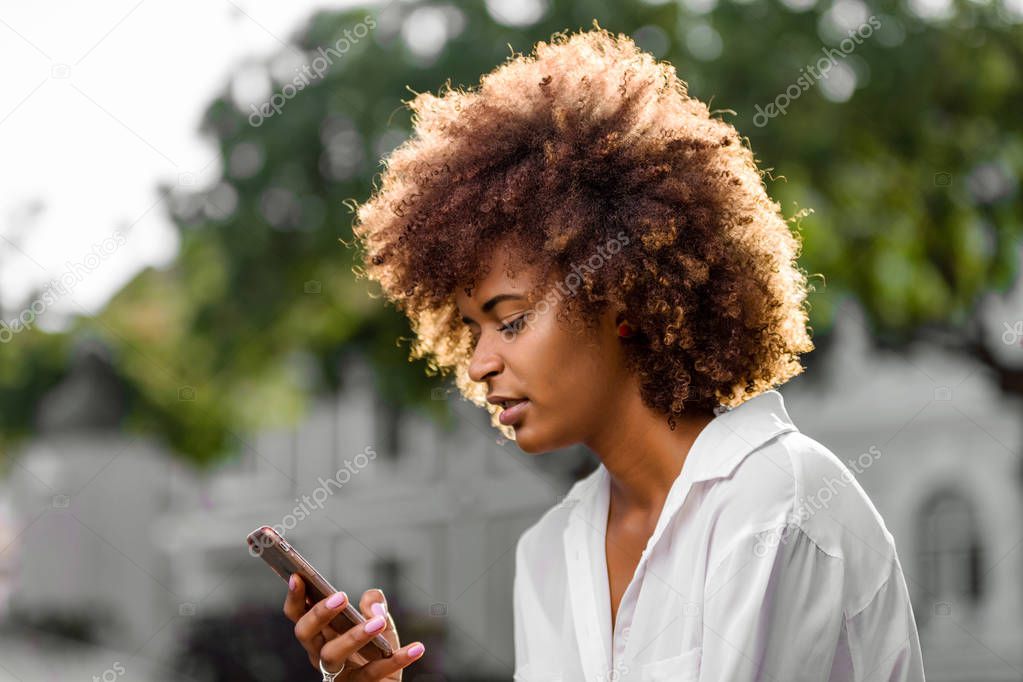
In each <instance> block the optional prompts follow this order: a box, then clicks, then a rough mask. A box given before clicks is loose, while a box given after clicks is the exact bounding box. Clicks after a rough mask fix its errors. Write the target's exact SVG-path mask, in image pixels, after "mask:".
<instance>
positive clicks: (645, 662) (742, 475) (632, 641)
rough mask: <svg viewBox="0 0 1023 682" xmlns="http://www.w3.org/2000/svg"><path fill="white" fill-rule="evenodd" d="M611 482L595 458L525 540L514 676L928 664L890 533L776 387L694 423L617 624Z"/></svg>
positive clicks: (876, 676)
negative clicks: (797, 421) (609, 544)
mask: <svg viewBox="0 0 1023 682" xmlns="http://www.w3.org/2000/svg"><path fill="white" fill-rule="evenodd" d="M872 456H875V455H872ZM609 482H610V478H609V474H608V472H607V469H605V468H604V466H603V464H601V465H600V466H599V467H598V468H597V470H596V471H594V472H593V473H592V474H590V475H589V476H588V477H586V478H585V479H583V480H581V481H578V482H577V483H576V484H575V485H574V486H573V487H572V489H571V490H570V491H569V493H568V495H566V496H565V499H564V500H563V501H562V502H561V503H559V504H558V505H556V506H555V507H553V508H551V509H550V510H548V511H547V512H546V513H545V514H544V516H543V517H542V518H541V519H540V520H539V521H538V522H537V523H536V524H534V525H533V526H532V527H531V528H529V530H527V531H526V532H525V533H524V534H523V535H522V537H521V538H520V540H519V542H518V545H517V547H516V552H515V566H516V571H515V583H514V585H515V586H514V608H515V614H514V615H515V679H516V680H520V681H525V682H540V681H541V680H545V681H549V680H565V681H568V680H573V681H574V680H579V681H586V682H626V681H632V680H636V681H639V680H672V681H676V682H684V681H686V680H705V681H711V682H725V681H729V682H744V681H747V680H777V681H778V682H796V681H801V680H808V681H813V682H822V681H824V680H830V681H832V682H837V681H842V682H845V681H850V682H851V681H856V682H859V681H860V680H885V681H892V680H899V681H903V682H905V681H914V682H915V681H917V680H923V679H924V670H923V660H922V657H921V652H920V640H919V636H918V635H917V629H916V624H915V621H914V619H913V611H912V606H911V605H910V601H909V593H908V590H907V588H906V581H905V578H904V577H903V574H902V566H901V564H900V563H899V559H898V556H897V554H896V551H895V542H894V539H893V537H892V535H891V533H889V532H888V529H887V528H886V527H885V525H884V521H883V520H882V519H881V516H880V515H879V514H878V512H877V510H876V509H875V508H874V505H873V504H872V503H871V501H870V499H869V498H868V497H867V495H866V493H865V492H864V491H863V488H861V487H860V485H859V483H858V482H857V481H856V479H855V478H854V476H853V474H852V472H851V471H850V470H849V469H848V468H847V467H846V466H845V464H843V463H842V462H841V461H840V460H839V459H838V458H837V457H836V456H835V455H834V454H833V453H832V452H831V451H829V450H828V449H827V448H825V447H824V446H823V445H821V444H820V443H818V442H817V441H815V440H813V439H812V438H810V437H808V436H805V435H803V434H802V433H800V432H799V431H798V430H797V429H796V427H795V425H794V424H793V423H792V421H791V420H790V419H789V416H788V413H787V412H786V411H785V405H784V401H783V400H782V396H781V394H780V393H778V392H777V391H767V392H765V393H762V394H760V395H758V396H756V397H754V398H752V399H749V400H747V401H746V402H744V403H742V404H741V405H739V406H738V407H736V408H734V409H732V410H728V411H724V412H721V413H719V414H718V415H717V416H716V417H715V418H714V419H713V420H712V421H711V422H710V423H709V424H708V425H707V426H706V427H705V428H704V429H703V430H702V431H701V432H700V434H699V436H698V437H697V438H696V441H695V442H694V444H693V446H692V448H691V449H690V452H689V454H688V456H687V457H686V460H685V464H684V465H683V467H682V471H681V473H680V474H679V476H678V478H677V479H676V480H675V481H674V483H673V484H672V487H671V490H670V491H669V493H668V497H667V499H666V500H665V502H664V508H663V509H662V510H661V514H660V517H659V518H658V520H657V526H656V528H655V529H654V532H653V535H652V536H651V537H650V539H649V541H648V542H647V545H646V549H644V550H643V554H642V557H641V558H640V560H639V564H638V565H637V566H636V572H635V573H634V575H633V577H632V580H631V582H630V583H629V585H628V588H627V589H626V590H625V594H624V595H623V596H622V599H621V603H620V604H619V609H618V614H617V622H616V623H615V624H614V628H613V635H612V623H611V605H610V600H611V597H610V591H609V588H608V577H607V560H606V556H605V552H604V542H605V533H606V531H607V515H608V500H609V490H610V488H609Z"/></svg>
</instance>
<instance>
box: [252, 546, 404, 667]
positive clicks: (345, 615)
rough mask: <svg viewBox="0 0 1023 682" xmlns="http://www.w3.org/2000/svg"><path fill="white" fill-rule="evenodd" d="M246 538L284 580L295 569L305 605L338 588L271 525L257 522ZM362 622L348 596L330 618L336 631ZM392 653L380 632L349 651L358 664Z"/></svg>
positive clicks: (364, 663)
mask: <svg viewBox="0 0 1023 682" xmlns="http://www.w3.org/2000/svg"><path fill="white" fill-rule="evenodd" d="M246 540H247V542H248V545H249V553H250V554H253V555H254V556H260V557H262V558H263V561H265V562H266V563H267V564H268V565H269V566H270V568H272V569H273V570H274V573H276V574H277V575H279V576H281V578H283V579H284V582H288V580H289V579H290V578H291V574H292V573H297V574H298V575H299V577H301V578H302V580H304V581H305V594H306V608H307V609H308V608H310V607H311V606H313V605H314V604H316V603H317V602H318V601H320V600H322V599H325V598H326V597H329V596H330V595H332V594H334V593H335V592H337V590H336V589H334V586H333V585H331V584H330V583H329V582H327V579H326V578H324V577H323V576H322V575H320V572H319V571H317V570H316V569H315V568H313V566H312V564H310V563H309V562H308V561H306V560H305V557H303V556H302V555H301V554H299V553H298V550H296V549H295V548H294V547H293V546H291V544H290V543H288V542H287V541H286V540H285V539H284V538H283V537H281V535H280V533H278V532H277V531H275V530H274V529H273V528H271V527H270V526H260V527H259V528H257V529H256V530H254V531H252V532H251V533H249V536H248V538H246ZM349 597H351V595H349ZM365 622H366V619H365V618H364V617H363V615H362V614H361V613H359V610H358V609H356V608H355V607H354V606H352V602H351V599H350V598H349V600H348V603H347V604H345V608H344V610H343V611H342V612H341V613H339V614H338V615H337V616H336V617H335V618H334V620H332V621H330V626H331V627H332V628H334V630H336V631H337V632H345V631H346V630H348V629H350V628H352V627H354V626H356V625H362V624H363V623H365ZM393 655H394V650H393V649H392V648H391V643H390V642H388V641H387V640H386V639H385V638H384V636H383V635H382V634H380V635H377V636H376V637H374V638H373V639H371V640H370V641H369V642H367V643H366V645H365V646H363V647H362V648H361V649H359V650H358V651H357V652H355V653H354V654H352V655H351V657H350V659H351V660H352V661H354V662H355V663H357V664H359V665H366V664H367V663H369V662H370V661H376V660H378V659H381V658H390V657H391V656H393Z"/></svg>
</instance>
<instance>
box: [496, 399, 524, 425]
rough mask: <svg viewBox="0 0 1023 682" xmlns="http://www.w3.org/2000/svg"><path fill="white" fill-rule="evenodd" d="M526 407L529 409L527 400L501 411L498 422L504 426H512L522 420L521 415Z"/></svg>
mask: <svg viewBox="0 0 1023 682" xmlns="http://www.w3.org/2000/svg"><path fill="white" fill-rule="evenodd" d="M527 407H529V399H528V398H527V399H525V400H522V401H520V402H517V403H515V404H514V405H512V406H510V407H507V408H505V409H504V410H502V411H501V414H500V415H499V416H498V420H499V421H500V422H501V423H502V424H504V425H505V426H513V425H515V424H516V423H517V422H518V421H519V420H521V419H522V413H523V412H524V411H525V409H526V408H527Z"/></svg>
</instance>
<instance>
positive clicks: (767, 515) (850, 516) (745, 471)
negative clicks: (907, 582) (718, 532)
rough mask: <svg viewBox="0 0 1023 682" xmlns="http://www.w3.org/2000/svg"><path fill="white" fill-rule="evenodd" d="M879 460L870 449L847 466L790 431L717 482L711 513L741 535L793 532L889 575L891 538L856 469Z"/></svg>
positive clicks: (856, 566) (710, 496) (860, 568)
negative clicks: (774, 530) (781, 529)
mask: <svg viewBox="0 0 1023 682" xmlns="http://www.w3.org/2000/svg"><path fill="white" fill-rule="evenodd" d="M880 456H881V453H880V451H879V450H877V448H872V449H871V450H870V451H869V452H868V453H866V454H865V455H861V456H860V457H858V458H856V459H854V460H851V461H850V462H848V463H846V462H843V461H842V460H841V459H839V457H838V456H837V455H835V453H834V452H832V451H831V450H830V449H829V448H827V447H826V446H825V445H823V444H821V443H820V442H818V441H817V440H815V439H813V438H811V437H810V436H807V435H806V434H804V433H802V432H800V431H789V432H787V433H783V434H781V435H780V436H778V437H777V438H775V439H773V440H771V441H769V442H768V443H765V444H764V445H762V446H761V447H759V448H757V449H755V450H753V451H752V452H751V453H750V454H749V455H748V456H747V457H745V458H744V459H743V461H742V462H741V463H740V464H739V466H738V467H737V468H736V469H735V470H734V472H733V473H732V475H731V476H730V477H729V478H727V479H723V480H719V481H716V482H713V485H712V487H711V489H710V490H708V492H707V494H706V501H707V502H708V503H709V504H711V505H717V506H719V507H720V510H719V511H718V512H717V513H714V512H713V510H712V514H711V515H712V516H714V517H715V518H719V519H721V520H722V521H724V522H731V523H732V524H733V526H734V532H736V533H741V532H743V530H745V531H747V532H759V531H763V530H769V529H771V528H777V527H781V526H784V527H791V528H795V529H798V530H800V531H801V532H802V533H804V534H805V535H806V536H807V537H809V539H810V540H812V541H813V543H814V544H815V545H816V546H817V548H818V549H820V550H821V551H822V552H824V553H825V554H828V555H830V556H832V557H835V558H838V559H841V560H843V561H844V562H846V563H847V564H848V566H847V569H852V570H856V571H857V572H858V573H868V574H877V573H879V572H883V573H885V574H887V570H888V569H889V568H890V564H891V562H892V560H893V557H894V555H895V542H894V538H893V537H892V535H891V533H890V532H889V531H888V528H887V527H886V526H885V523H884V520H883V518H882V517H881V514H880V513H879V512H878V510H877V508H876V507H875V506H874V503H873V501H872V500H871V499H870V497H869V496H868V495H867V493H866V491H865V490H864V489H863V487H862V486H861V485H860V483H859V481H858V480H857V479H856V474H855V473H854V472H853V468H855V469H856V470H857V471H860V472H862V471H863V470H864V469H865V468H867V467H869V466H872V465H874V464H875V463H876V462H877V460H878V459H879V458H880ZM850 467H853V468H850Z"/></svg>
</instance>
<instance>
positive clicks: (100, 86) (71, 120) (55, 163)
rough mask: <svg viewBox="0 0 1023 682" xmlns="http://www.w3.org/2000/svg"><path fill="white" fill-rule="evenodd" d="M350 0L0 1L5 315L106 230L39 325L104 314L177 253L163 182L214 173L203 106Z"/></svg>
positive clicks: (203, 179) (0, 301)
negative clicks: (244, 68) (138, 278)
mask: <svg viewBox="0 0 1023 682" xmlns="http://www.w3.org/2000/svg"><path fill="white" fill-rule="evenodd" d="M351 4H353V3H352V2H351V1H350V0H349V1H340V2H338V1H335V2H326V1H322V0H321V1H316V0H291V1H289V2H256V1H254V0H184V1H180V2H169V1H168V0H141V1H140V0H106V1H105V2H101V3H82V2H67V1H65V2H45V3H44V2H38V3H34V2H33V3H28V2H25V3H0V63H2V64H3V65H4V67H3V82H2V87H0V154H2V162H0V187H2V188H3V190H2V192H0V309H2V311H3V318H4V319H7V320H12V319H13V318H15V317H17V316H18V314H19V312H20V311H21V310H22V309H23V308H24V307H25V306H26V304H28V303H29V301H28V296H29V294H30V292H31V291H32V289H33V287H41V286H45V284H46V283H47V282H50V281H51V280H54V279H60V278H61V276H62V275H64V274H65V273H66V272H68V271H69V269H70V267H69V265H68V262H69V261H72V262H75V263H82V264H83V265H84V264H85V261H84V259H85V257H86V255H87V254H90V253H93V245H94V244H96V245H99V244H100V243H101V242H103V240H104V239H107V240H108V241H107V245H108V247H114V248H113V250H112V251H111V252H108V253H109V255H106V256H105V257H104V258H103V259H102V260H101V261H97V260H96V259H95V258H93V257H91V260H90V262H91V263H92V264H93V265H94V266H95V267H94V269H92V268H89V269H86V270H82V269H79V272H80V273H84V279H83V281H81V282H78V283H76V284H75V285H74V288H73V289H72V292H71V294H70V295H69V296H66V297H62V298H60V299H59V300H58V301H57V302H56V303H55V304H54V305H53V306H52V308H51V309H48V310H47V312H46V313H44V314H42V315H41V316H40V318H39V321H38V323H39V324H40V325H41V326H42V327H44V328H54V327H55V326H57V324H58V323H59V321H60V320H61V319H62V318H65V317H66V316H67V315H68V314H75V313H77V314H92V313H94V312H96V311H97V310H98V309H99V308H101V307H102V305H103V303H104V302H105V301H106V300H107V299H108V298H109V297H110V296H111V295H112V294H113V293H114V292H115V291H116V290H118V289H119V288H120V287H122V286H123V285H124V284H125V283H126V282H127V281H128V280H130V279H131V277H132V276H133V275H134V274H135V273H136V272H138V270H140V269H141V268H143V267H146V266H147V265H154V264H155V265H163V264H166V263H168V262H169V261H170V260H172V259H173V257H174V255H175V253H176V250H177V241H176V235H175V233H174V231H173V229H172V227H171V224H170V221H169V220H168V219H167V217H166V206H165V205H164V204H163V203H159V204H157V202H158V199H159V197H158V195H157V192H156V186H157V184H158V183H159V182H161V181H164V182H169V183H176V182H178V180H179V178H180V177H181V176H182V174H192V175H191V177H193V178H194V181H195V184H196V185H199V186H203V185H206V184H209V183H211V182H212V181H214V180H215V179H216V178H218V177H219V175H220V172H221V168H220V163H219V161H213V159H214V158H215V150H214V148H213V147H212V146H211V145H210V144H209V143H208V142H207V141H206V140H203V139H201V138H200V137H199V134H198V125H199V119H200V116H201V114H202V111H203V109H204V108H205V105H206V104H207V103H209V102H210V101H211V99H212V98H213V97H214V95H216V94H217V93H218V92H220V91H221V90H222V89H223V88H224V87H225V86H226V84H227V82H228V78H229V76H230V74H232V73H233V72H234V71H235V70H236V69H237V68H238V67H239V66H240V65H242V64H244V63H245V62H246V61H248V60H251V59H262V58H264V57H266V56H268V55H270V54H273V53H276V52H277V51H278V50H279V49H280V47H281V42H280V41H284V40H287V38H288V37H289V36H290V35H291V34H292V32H293V31H294V30H295V29H296V28H297V27H298V26H300V25H301V24H302V22H303V21H304V20H305V19H306V18H308V17H309V16H310V15H311V14H312V12H313V11H315V10H316V9H318V8H323V7H334V8H340V7H344V6H347V5H351ZM366 4H375V3H366ZM211 161H213V162H212V163H211ZM185 177H186V178H188V177H189V176H188V175H186V176H185ZM34 206H36V207H38V208H33V207H34ZM128 226H131V229H130V231H129V230H128V229H127V228H128ZM115 230H121V231H123V232H124V233H125V235H126V236H127V240H126V241H125V242H124V243H123V245H121V246H115V242H113V241H111V240H110V239H109V238H111V237H112V236H113V235H114V232H115ZM100 253H102V251H100ZM97 263H98V265H97Z"/></svg>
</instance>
